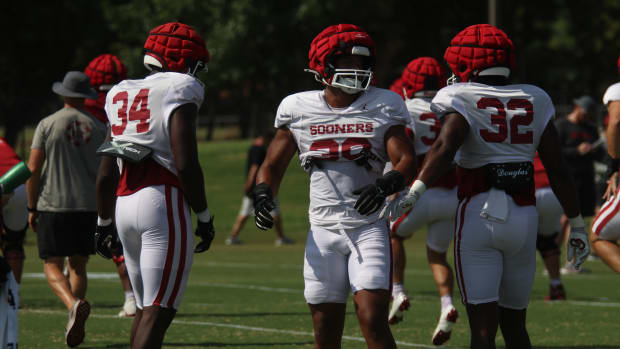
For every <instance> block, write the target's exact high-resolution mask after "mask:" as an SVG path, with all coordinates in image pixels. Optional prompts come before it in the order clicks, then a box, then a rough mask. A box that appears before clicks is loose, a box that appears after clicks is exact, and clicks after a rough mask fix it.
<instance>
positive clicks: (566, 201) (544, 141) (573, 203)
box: [538, 122, 579, 218]
mask: <svg viewBox="0 0 620 349" xmlns="http://www.w3.org/2000/svg"><path fill="white" fill-rule="evenodd" d="M538 155H539V157H540V160H541V161H542V163H543V165H544V166H545V170H546V171H547V177H549V184H551V189H552V190H553V193H554V194H555V195H556V196H557V197H558V200H559V201H560V204H561V205H562V208H563V209H564V213H566V216H567V217H569V218H572V217H576V216H577V215H579V204H578V203H577V196H576V195H575V193H576V192H577V190H576V189H575V183H574V182H573V178H572V176H570V175H568V174H569V173H570V171H569V168H568V166H567V165H566V161H565V160H564V156H562V149H561V147H560V140H559V137H558V133H557V131H556V129H555V126H554V125H553V123H551V122H550V123H548V124H547V127H546V128H545V130H544V131H543V134H542V136H541V137H540V144H539V145H538Z"/></svg>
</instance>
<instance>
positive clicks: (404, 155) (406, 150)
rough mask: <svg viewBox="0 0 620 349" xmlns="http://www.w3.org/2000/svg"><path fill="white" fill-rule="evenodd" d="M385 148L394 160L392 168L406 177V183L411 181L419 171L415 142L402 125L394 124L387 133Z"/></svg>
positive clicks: (391, 159)
mask: <svg viewBox="0 0 620 349" xmlns="http://www.w3.org/2000/svg"><path fill="white" fill-rule="evenodd" d="M385 149H386V151H387V153H388V156H389V157H390V161H391V162H392V169H393V170H395V171H398V172H400V173H401V174H402V175H403V177H404V182H405V183H404V185H408V184H409V183H411V180H412V179H413V178H414V177H415V175H416V173H417V169H418V168H417V164H416V156H415V150H414V148H413V144H412V143H411V141H410V140H409V137H407V134H406V133H405V127H404V126H402V125H397V126H392V127H390V128H389V129H388V130H387V132H386V133H385Z"/></svg>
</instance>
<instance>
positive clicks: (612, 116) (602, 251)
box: [591, 57, 620, 273]
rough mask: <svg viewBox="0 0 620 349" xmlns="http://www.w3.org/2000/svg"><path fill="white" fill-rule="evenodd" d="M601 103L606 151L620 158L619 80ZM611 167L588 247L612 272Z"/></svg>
mask: <svg viewBox="0 0 620 349" xmlns="http://www.w3.org/2000/svg"><path fill="white" fill-rule="evenodd" d="M618 72H619V73H620V57H619V58H618ZM603 103H604V104H605V105H606V106H607V111H608V112H609V124H608V126H607V132H606V134H607V150H608V152H609V155H610V156H611V157H612V158H613V159H615V160H618V159H620V82H617V83H615V84H613V85H611V86H609V88H607V91H605V94H604V95H603ZM615 166H616V167H615V168H613V169H612V171H611V172H613V175H612V176H610V178H609V180H608V181H607V183H608V187H607V192H606V194H605V200H606V202H605V203H604V204H603V206H601V209H600V211H599V213H598V215H597V216H596V218H595V219H594V221H593V222H592V232H593V234H592V235H591V238H592V247H593V248H594V251H596V254H597V255H598V256H599V257H601V259H602V260H603V262H605V264H607V265H608V266H609V267H610V268H611V269H613V270H614V271H615V272H616V273H620V246H618V240H619V239H620V215H619V214H618V212H620V195H619V194H618V189H617V188H618V186H617V181H618V167H617V162H616V164H615Z"/></svg>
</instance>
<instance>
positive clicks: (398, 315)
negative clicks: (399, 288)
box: [388, 293, 411, 325]
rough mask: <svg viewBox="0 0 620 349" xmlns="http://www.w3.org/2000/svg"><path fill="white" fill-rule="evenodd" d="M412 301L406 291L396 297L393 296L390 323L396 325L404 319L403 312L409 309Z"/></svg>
mask: <svg viewBox="0 0 620 349" xmlns="http://www.w3.org/2000/svg"><path fill="white" fill-rule="evenodd" d="M409 307H411V303H410V302H409V297H408V296H407V295H406V294H404V293H399V294H397V295H396V297H393V300H392V308H391V309H390V315H389V316H388V323H389V324H390V325H395V324H397V323H399V322H401V321H403V317H404V316H403V312H404V311H405V310H409Z"/></svg>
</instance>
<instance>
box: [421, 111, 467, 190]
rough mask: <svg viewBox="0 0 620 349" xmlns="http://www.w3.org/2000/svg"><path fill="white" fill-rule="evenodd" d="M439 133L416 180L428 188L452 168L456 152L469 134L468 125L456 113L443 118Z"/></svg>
mask: <svg viewBox="0 0 620 349" xmlns="http://www.w3.org/2000/svg"><path fill="white" fill-rule="evenodd" d="M443 120H444V121H443V124H442V126H441V131H440V132H439V136H438V137H437V140H435V142H434V143H433V145H432V146H431V148H430V149H429V151H428V152H427V153H426V156H425V159H424V167H423V168H422V169H421V170H420V175H419V176H418V179H419V180H421V181H422V182H424V184H425V185H426V186H429V185H431V184H433V183H434V182H435V180H437V179H438V178H440V177H441V176H443V175H444V174H446V173H447V172H448V171H450V169H452V168H453V166H452V161H453V160H454V155H455V154H456V151H457V150H458V149H459V148H460V146H461V144H463V142H464V141H465V137H467V134H468V133H469V124H468V123H467V120H465V118H464V117H463V116H462V115H460V114H457V113H450V114H447V115H446V116H444V118H443Z"/></svg>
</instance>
